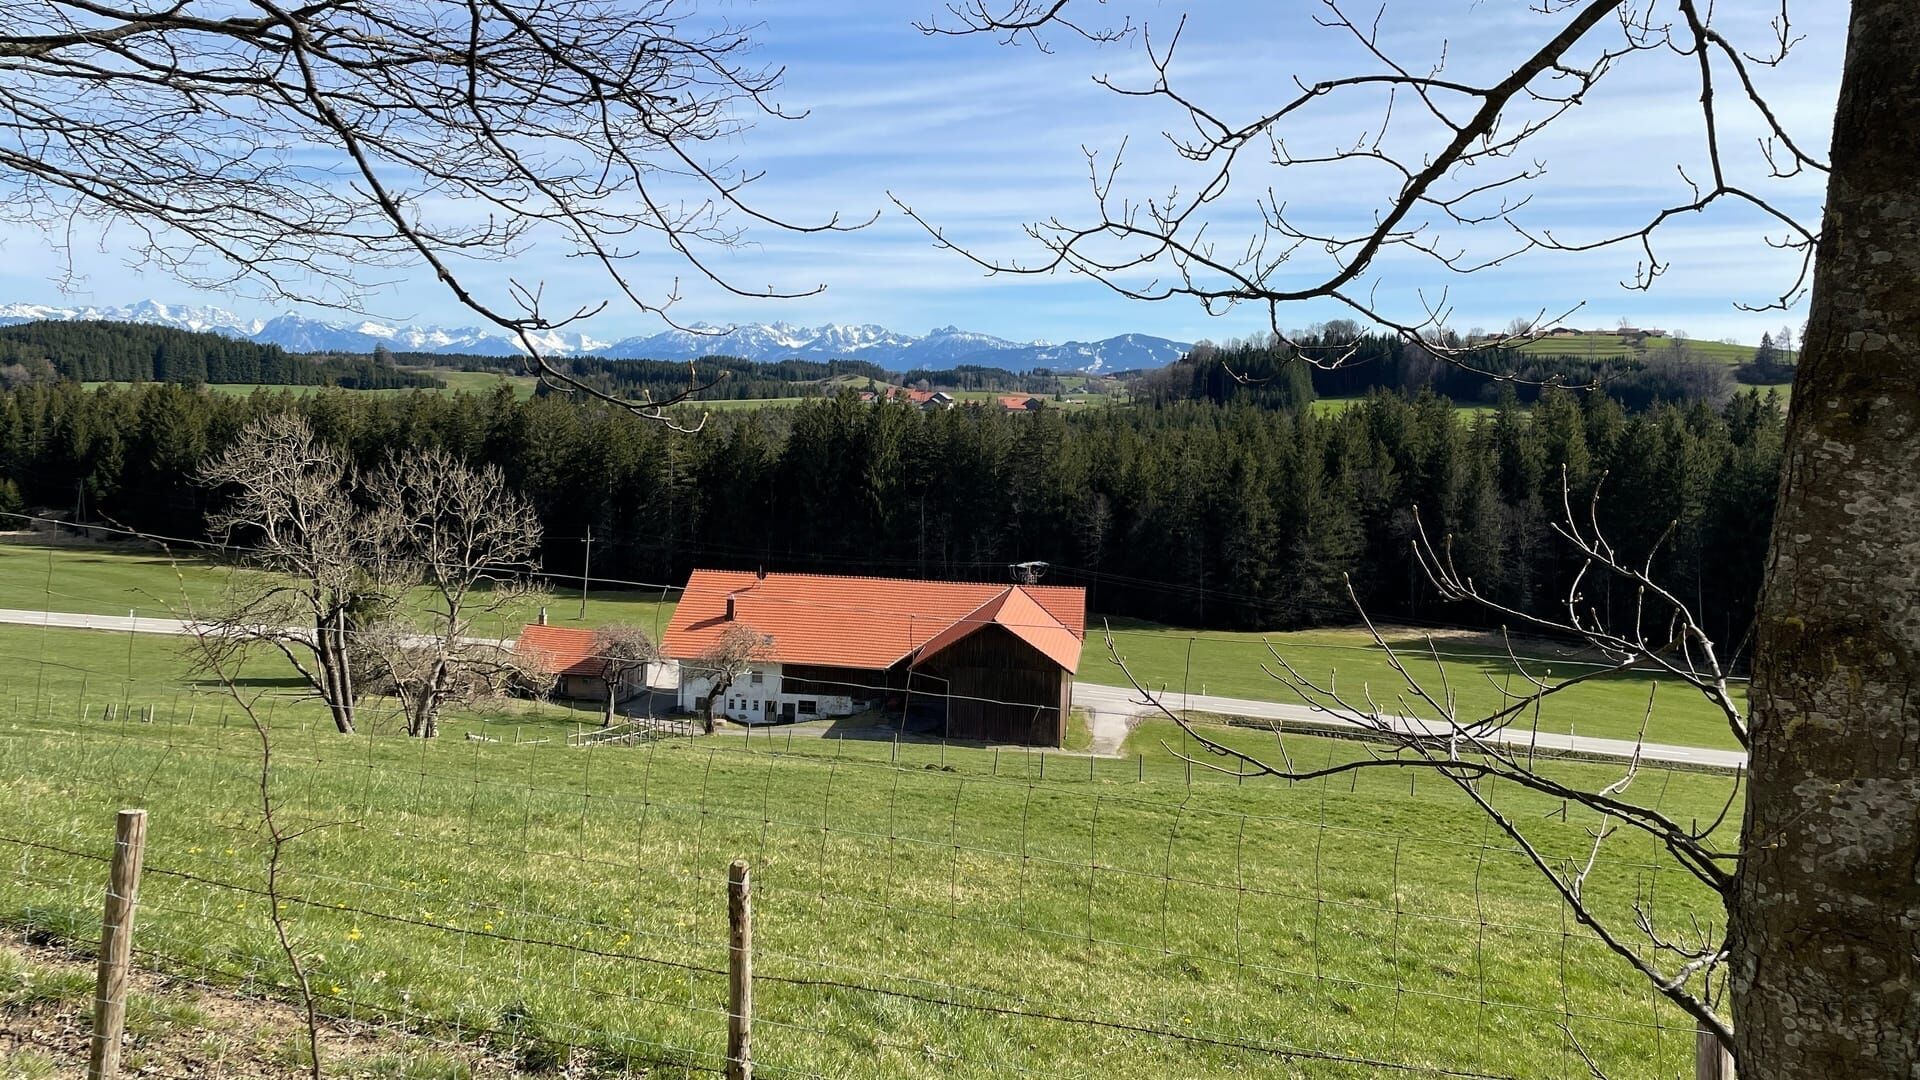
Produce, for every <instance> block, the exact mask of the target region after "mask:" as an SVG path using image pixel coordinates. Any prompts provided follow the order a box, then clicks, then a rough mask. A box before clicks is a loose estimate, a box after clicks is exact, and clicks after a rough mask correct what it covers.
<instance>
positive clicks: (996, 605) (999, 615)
mask: <svg viewBox="0 0 1920 1080" xmlns="http://www.w3.org/2000/svg"><path fill="white" fill-rule="evenodd" d="M1075 591H1076V592H1077V591H1079V590H1075ZM983 626H1000V627H1004V628H1005V629H1007V630H1009V631H1011V632H1012V633H1013V635H1014V636H1015V637H1017V638H1019V639H1020V640H1022V641H1024V642H1026V643H1027V644H1029V645H1031V646H1033V647H1034V648H1036V649H1038V650H1040V652H1041V653H1042V654H1043V655H1045V656H1046V658H1047V659H1049V660H1052V661H1053V662H1054V663H1056V664H1059V665H1060V666H1061V667H1063V668H1066V669H1067V670H1068V671H1070V672H1071V671H1077V670H1079V668H1080V643H1081V641H1080V639H1081V636H1082V635H1081V634H1077V633H1075V632H1074V631H1072V630H1069V629H1067V627H1066V626H1065V625H1064V624H1062V623H1061V622H1060V620H1058V619H1056V618H1054V617H1053V613H1052V612H1049V611H1048V610H1047V609H1046V608H1044V607H1041V606H1040V603H1039V601H1037V600H1035V599H1034V598H1033V597H1031V596H1029V595H1027V592H1026V590H1025V589H1024V588H1022V587H1021V586H1018V585H1008V586H1005V587H1003V588H1002V589H1001V590H1000V591H999V592H998V593H996V594H995V595H994V597H993V599H991V600H988V601H987V602H986V603H984V604H981V605H980V606H979V607H977V608H975V609H974V610H972V611H970V612H968V613H967V614H966V615H965V616H964V617H962V618H961V619H960V620H959V621H957V622H955V623H954V624H953V625H952V626H949V627H947V628H946V629H945V630H942V631H940V632H939V633H938V634H935V635H934V636H933V640H931V641H929V642H927V643H926V644H925V645H922V646H920V649H919V652H918V654H917V655H915V657H914V659H913V662H914V663H915V664H918V663H920V662H921V661H922V660H925V659H927V658H928V657H930V656H933V655H934V654H935V653H938V652H940V651H941V650H943V649H945V648H946V647H947V646H949V645H952V644H953V643H954V642H957V641H959V640H961V639H962V638H964V637H966V636H967V635H969V634H971V633H973V632H974V631H975V630H978V629H980V628H981V627H983Z"/></svg>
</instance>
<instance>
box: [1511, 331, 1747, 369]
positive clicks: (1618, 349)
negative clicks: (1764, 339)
mask: <svg viewBox="0 0 1920 1080" xmlns="http://www.w3.org/2000/svg"><path fill="white" fill-rule="evenodd" d="M1673 345H1674V339H1673V338H1670V337H1660V338H1648V339H1646V341H1645V342H1644V343H1642V342H1639V341H1638V339H1635V338H1624V337H1621V336H1620V335H1618V334H1574V335H1572V336H1570V337H1546V338H1541V339H1539V340H1537V341H1529V342H1527V343H1526V344H1524V345H1521V346H1519V351H1520V352H1523V353H1534V354H1537V355H1545V356H1577V357H1582V358H1592V359H1594V360H1626V359H1644V358H1650V357H1654V356H1658V355H1659V354H1660V353H1661V352H1663V351H1666V350H1669V349H1671V348H1672V347H1673ZM1684 345H1685V348H1686V349H1687V351H1688V352H1690V353H1692V354H1693V355H1695V356H1699V357H1705V358H1708V359H1713V360H1719V361H1722V362H1724V363H1727V364H1744V363H1746V362H1747V361H1749V360H1752V359H1753V349H1754V347H1753V346H1752V345H1737V344H1729V343H1727V342H1724V341H1706V340H1700V339H1695V338H1688V339H1686V341H1685V342H1684Z"/></svg>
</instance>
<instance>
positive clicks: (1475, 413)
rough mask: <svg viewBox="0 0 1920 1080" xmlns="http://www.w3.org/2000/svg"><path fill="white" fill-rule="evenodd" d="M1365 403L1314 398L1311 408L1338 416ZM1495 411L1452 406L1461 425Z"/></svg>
mask: <svg viewBox="0 0 1920 1080" xmlns="http://www.w3.org/2000/svg"><path fill="white" fill-rule="evenodd" d="M1366 403H1367V399H1366V398H1364V397H1335V398H1314V399H1313V404H1312V405H1311V408H1312V409H1313V411H1314V412H1315V413H1316V414H1318V415H1320V416H1338V415H1340V414H1341V413H1343V412H1346V411H1347V410H1348V409H1353V408H1358V407H1359V406H1361V405H1365V404H1366ZM1526 409H1527V406H1524V405H1523V406H1521V411H1523V412H1524V411H1526ZM1496 411H1498V410H1496V409H1495V408H1494V407H1493V406H1492V405H1462V404H1460V403H1458V402H1455V403H1454V406H1453V412H1454V415H1455V416H1456V417H1458V418H1459V419H1460V421H1461V422H1462V423H1470V422H1472V421H1473V420H1474V419H1476V418H1478V417H1481V416H1492V415H1493V414H1494V413H1495V412H1496Z"/></svg>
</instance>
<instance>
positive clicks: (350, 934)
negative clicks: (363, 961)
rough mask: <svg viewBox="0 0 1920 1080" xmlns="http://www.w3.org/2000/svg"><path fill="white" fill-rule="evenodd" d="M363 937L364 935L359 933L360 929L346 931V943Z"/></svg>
mask: <svg viewBox="0 0 1920 1080" xmlns="http://www.w3.org/2000/svg"><path fill="white" fill-rule="evenodd" d="M364 936H365V935H364V934H362V933H360V928H359V927H357V926H356V927H354V928H353V929H351V930H349V931H347V940H348V941H359V940H360V939H361V938H362V937H364Z"/></svg>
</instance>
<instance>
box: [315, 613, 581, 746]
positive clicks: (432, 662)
mask: <svg viewBox="0 0 1920 1080" xmlns="http://www.w3.org/2000/svg"><path fill="white" fill-rule="evenodd" d="M353 644H354V649H355V651H356V654H357V655H358V656H359V657H360V659H359V660H358V662H357V670H358V671H359V673H360V682H361V688H362V690H363V692H364V693H366V694H368V695H373V694H384V695H388V696H391V697H392V698H393V699H394V701H395V702H396V703H398V705H399V707H400V714H401V718H402V723H403V725H404V727H405V730H406V732H407V734H409V735H416V736H419V737H421V738H428V739H431V738H433V737H435V736H436V735H438V734H439V733H440V715H441V713H442V712H443V711H444V710H445V709H446V708H447V707H448V706H450V705H464V704H472V703H475V702H481V701H488V700H494V699H499V698H504V697H507V696H508V695H511V694H523V695H530V696H539V695H541V694H544V693H546V691H547V690H548V689H549V688H550V687H551V686H552V683H553V675H552V673H551V672H548V671H546V670H545V669H544V668H543V667H541V666H540V665H539V664H538V663H537V662H536V661H533V660H531V659H530V658H528V657H524V656H522V655H520V654H519V653H516V652H515V651H514V650H512V649H511V648H507V647H506V646H505V645H504V644H502V643H501V642H498V641H492V640H487V639H484V638H473V637H461V638H457V639H454V640H453V641H451V642H449V641H448V640H446V639H444V638H442V637H441V636H439V635H438V634H437V633H423V632H421V630H420V628H419V627H417V626H415V625H414V624H413V623H412V622H410V621H408V620H405V619H400V618H385V619H381V620H380V621H378V622H375V623H373V624H371V625H369V626H366V627H363V628H361V629H359V630H358V631H357V632H356V633H355V635H354V642H353Z"/></svg>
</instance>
